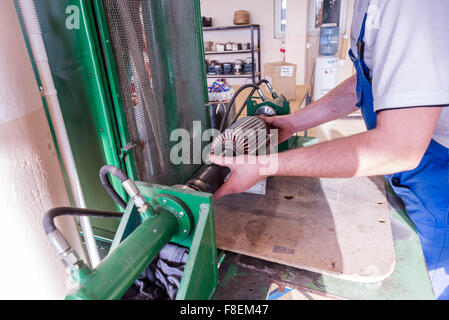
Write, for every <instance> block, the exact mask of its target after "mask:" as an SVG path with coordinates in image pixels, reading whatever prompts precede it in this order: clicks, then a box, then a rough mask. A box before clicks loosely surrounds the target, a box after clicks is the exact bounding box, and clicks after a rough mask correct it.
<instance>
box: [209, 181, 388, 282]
mask: <svg viewBox="0 0 449 320" xmlns="http://www.w3.org/2000/svg"><path fill="white" fill-rule="evenodd" d="M215 216H216V231H217V246H218V247H219V248H221V249H224V250H228V251H232V252H237V253H241V254H245V255H248V256H253V257H257V258H261V259H264V260H268V261H273V262H277V263H282V264H285V265H290V266H293V267H297V268H301V269H306V270H311V271H315V272H320V273H325V274H330V275H334V276H338V277H342V278H345V279H349V280H354V281H362V282H372V281H379V280H382V279H384V278H386V277H387V276H388V275H389V274H390V273H391V272H392V271H393V269H394V263H395V254H394V249H393V239H392V233H391V226H390V219H389V212H388V207H387V202H386V197H385V189H384V182H383V180H382V179H381V178H353V179H314V178H300V177H270V178H268V181H267V194H266V195H265V196H261V195H254V194H237V195H229V196H226V197H224V198H222V199H220V200H218V201H217V202H216V204H215Z"/></svg>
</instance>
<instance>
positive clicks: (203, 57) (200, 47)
mask: <svg viewBox="0 0 449 320" xmlns="http://www.w3.org/2000/svg"><path fill="white" fill-rule="evenodd" d="M193 2H194V8H195V24H196V33H197V39H198V55H199V57H200V66H201V80H202V87H203V94H204V101H205V102H206V104H207V103H208V102H209V93H208V90H207V76H206V55H205V53H204V52H205V50H204V40H203V20H202V15H201V3H200V0H193ZM207 114H209V112H208V113H207ZM209 121H210V120H209ZM208 128H210V123H209V124H208Z"/></svg>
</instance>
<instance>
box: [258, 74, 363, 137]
mask: <svg viewBox="0 0 449 320" xmlns="http://www.w3.org/2000/svg"><path fill="white" fill-rule="evenodd" d="M356 83H357V78H356V75H353V76H351V77H350V78H348V79H346V80H345V81H343V82H342V83H341V84H339V85H338V86H337V87H336V88H334V89H333V90H331V91H330V92H329V93H328V94H326V95H325V96H324V97H322V98H321V99H319V100H317V101H315V102H313V103H311V104H310V105H308V106H307V107H305V108H303V109H302V110H300V111H298V112H296V113H294V114H291V115H286V116H277V117H267V118H264V120H265V121H266V122H267V123H270V124H271V125H273V126H274V127H276V128H279V130H280V132H279V140H280V142H282V141H285V140H287V139H288V138H289V137H291V136H292V135H293V134H295V133H296V132H299V131H304V130H306V129H309V128H313V127H316V126H319V125H320V124H323V123H326V122H329V121H332V120H336V119H340V118H342V117H344V116H346V115H348V114H350V113H353V112H354V111H356V110H357V109H358V108H357V107H356V106H355V104H356V103H357V95H356Z"/></svg>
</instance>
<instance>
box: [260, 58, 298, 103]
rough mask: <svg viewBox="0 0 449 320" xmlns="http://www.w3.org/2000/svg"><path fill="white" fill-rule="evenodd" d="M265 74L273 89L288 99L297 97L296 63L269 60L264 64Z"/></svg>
mask: <svg viewBox="0 0 449 320" xmlns="http://www.w3.org/2000/svg"><path fill="white" fill-rule="evenodd" d="M263 67H264V76H263V78H265V79H267V80H268V81H269V82H270V83H271V85H272V86H273V89H274V90H275V91H276V92H277V93H279V94H282V95H283V96H285V98H287V100H294V99H296V64H294V63H288V62H285V63H284V62H268V63H265V64H264V65H263Z"/></svg>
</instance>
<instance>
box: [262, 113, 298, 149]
mask: <svg viewBox="0 0 449 320" xmlns="http://www.w3.org/2000/svg"><path fill="white" fill-rule="evenodd" d="M262 119H263V120H264V121H265V122H266V123H267V124H268V125H270V126H271V127H272V128H274V129H278V141H279V143H282V142H284V141H286V140H288V139H289V138H290V137H291V136H292V135H294V134H295V133H296V132H297V130H296V128H295V125H294V122H293V120H294V118H293V117H292V115H286V116H275V117H262Z"/></svg>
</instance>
